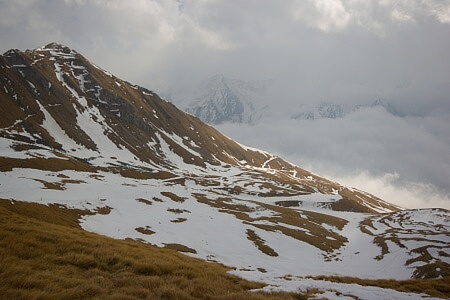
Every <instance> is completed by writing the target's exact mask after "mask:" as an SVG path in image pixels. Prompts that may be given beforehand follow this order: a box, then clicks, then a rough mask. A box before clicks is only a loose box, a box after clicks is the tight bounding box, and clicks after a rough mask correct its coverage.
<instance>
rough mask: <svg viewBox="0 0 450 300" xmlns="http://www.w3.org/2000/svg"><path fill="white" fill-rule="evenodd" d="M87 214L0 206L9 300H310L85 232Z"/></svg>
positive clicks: (0, 246) (1, 267) (1, 262)
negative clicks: (271, 291) (81, 222)
mask: <svg viewBox="0 0 450 300" xmlns="http://www.w3.org/2000/svg"><path fill="white" fill-rule="evenodd" d="M84 213H86V212H85V211H80V210H68V209H63V208H61V207H59V206H56V205H53V206H43V205H38V204H28V203H21V202H14V204H11V202H10V201H8V200H0V282H1V284H0V295H1V297H2V298H3V299H199V298H201V299H306V296H303V295H300V294H288V293H277V294H265V293H249V292H248V291H249V290H250V289H255V288H261V287H262V286H263V285H262V284H260V283H255V282H248V281H245V280H243V279H240V278H238V277H235V276H232V275H230V274H228V273H226V272H227V271H228V270H229V269H228V268H226V267H224V266H222V265H219V264H215V263H208V262H205V261H202V260H198V259H193V258H190V257H187V256H184V255H181V254H179V253H177V252H176V251H173V250H169V249H160V248H156V247H153V246H150V245H145V244H143V243H139V242H137V241H129V240H125V241H124V240H114V239H111V238H107V237H104V236H100V235H96V234H93V233H89V232H85V231H83V230H81V229H80V228H79V225H78V222H77V220H78V218H79V217H80V214H84ZM172 247H175V246H172ZM179 247H180V246H178V249H177V250H180V249H179Z"/></svg>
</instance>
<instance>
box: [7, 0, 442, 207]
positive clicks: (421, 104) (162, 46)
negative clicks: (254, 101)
mask: <svg viewBox="0 0 450 300" xmlns="http://www.w3.org/2000/svg"><path fill="white" fill-rule="evenodd" d="M50 42H59V43H62V44H65V45H67V46H69V47H71V48H73V49H75V50H77V51H78V52H80V53H82V54H83V55H84V56H86V57H87V58H88V59H89V60H91V61H92V62H94V63H96V64H97V65H99V66H100V67H102V68H104V69H106V70H108V71H110V72H112V73H113V74H115V75H117V76H119V77H121V78H123V79H125V80H128V81H130V82H132V83H136V84H139V85H142V86H145V87H147V88H149V89H152V90H155V91H156V92H159V93H161V94H169V93H170V92H171V91H175V90H179V89H182V88H184V87H186V86H191V85H193V84H196V83H198V82H199V81H201V80H203V79H205V78H207V77H210V76H213V75H215V74H217V73H222V74H224V75H225V76H227V77H231V78H239V79H248V80H254V79H276V80H278V81H279V82H282V83H283V84H284V86H283V85H281V86H282V87H283V88H282V89H280V94H279V97H278V99H274V101H280V105H285V106H288V105H292V106H295V105H298V104H299V103H311V102H313V103H315V102H321V101H326V102H340V103H343V102H344V103H360V102H366V103H367V102H370V101H374V100H377V99H383V100H387V101H390V102H393V103H397V104H398V106H399V107H401V109H402V110H403V111H404V112H405V113H406V115H408V116H407V117H405V118H402V119H401V120H398V119H395V118H392V117H391V116H388V115H385V114H384V113H383V112H380V113H379V114H377V116H378V119H370V118H364V116H363V115H361V114H359V115H356V116H353V117H352V119H351V120H353V121H350V120H345V121H344V120H341V121H338V123H333V124H328V123H326V122H328V121H321V122H318V123H316V124H315V125H314V128H315V129H314V130H311V132H315V135H314V136H316V137H317V139H311V138H310V140H308V143H309V145H310V147H309V149H308V151H309V152H310V153H312V154H311V155H309V154H308V153H309V152H308V153H307V152H299V153H300V154H302V155H305V156H306V157H307V158H308V160H307V161H304V160H303V164H304V166H305V165H308V164H309V165H312V166H313V168H314V166H315V168H316V169H317V170H320V171H321V172H323V173H328V174H330V176H336V177H337V179H339V178H343V179H344V177H345V178H346V180H348V182H351V183H352V184H353V183H356V184H360V187H365V186H369V185H370V184H372V185H373V186H376V187H375V188H374V189H375V190H379V191H380V192H385V191H388V190H389V189H391V188H392V189H393V193H394V194H395V192H397V194H396V195H397V196H398V197H402V198H405V197H406V198H407V197H416V198H417V201H416V200H415V201H416V202H417V203H416V202H415V203H414V205H413V206H429V205H433V204H436V203H444V201H447V200H448V201H449V202H448V203H450V200H449V195H450V178H446V176H449V177H450V174H449V172H445V171H444V170H443V169H450V154H448V153H450V151H449V152H446V151H447V150H450V141H449V139H450V138H449V137H448V136H449V135H450V134H449V132H448V131H447V130H448V129H449V128H450V125H449V124H450V120H449V115H450V114H449V112H450V96H449V95H450V57H449V53H450V1H438V0H426V1H414V0H397V1H390V0H380V1H367V0H316V1H312V0H311V1H308V0H302V1H300V0H299V1H294V0H283V1H278V0H272V1H269V0H217V1H214V0H185V1H183V0H178V1H175V0H166V1H164V0H133V1H122V0H91V1H89V0H65V1H63V0H0V52H2V53H3V52H5V51H7V50H9V49H11V48H17V49H21V50H26V49H34V48H36V47H39V46H43V45H45V44H48V43H50ZM358 118H359V119H358ZM369 119H370V120H369ZM358 120H359V121H358ZM358 122H365V125H366V126H365V127H364V128H369V129H367V130H368V131H366V132H362V131H359V132H357V133H356V134H355V133H354V132H353V133H352V134H351V135H350V134H349V132H350V129H351V128H353V126H355V124H358ZM300 125H305V124H299V123H298V122H297V123H292V121H283V122H279V123H275V124H272V127H271V128H276V130H275V129H274V130H272V132H273V134H274V135H279V134H280V133H281V132H289V130H291V131H292V130H294V128H295V127H297V126H300ZM309 125H310V124H309ZM380 125H381V126H380ZM305 126H306V125H305ZM327 126H328V127H327ZM330 128H331V129H333V130H334V131H333V130H332V131H331V132H332V133H333V136H334V137H335V139H332V138H331V136H328V141H331V140H332V141H333V142H334V143H335V144H336V143H337V142H338V141H342V140H345V142H346V143H347V144H348V145H349V147H347V149H349V148H350V146H351V147H353V148H352V149H353V150H348V151H350V152H351V155H350V156H351V157H354V158H355V159H353V160H351V159H347V161H345V160H344V159H343V158H342V156H339V155H337V154H336V153H339V152H340V151H342V149H344V148H343V146H342V147H341V148H333V149H334V150H333V151H332V152H324V148H323V147H324V145H325V142H324V141H325V140H326V139H324V138H323V137H324V136H326V133H327V132H329V131H328V130H329V129H330ZM375 128H381V129H380V130H375ZM224 129H225V130H226V129H228V130H230V129H232V131H233V130H234V131H236V129H234V128H233V127H232V126H230V127H228V128H224ZM252 130H254V131H252ZM402 130H403V131H402ZM240 132H242V135H241V136H240V138H241V139H247V140H248V141H249V142H251V143H253V144H254V145H259V144H261V146H267V145H269V142H266V144H263V143H262V141H263V140H266V141H270V142H273V143H275V144H277V145H278V146H279V147H278V148H275V147H273V148H275V149H274V150H275V151H278V152H279V153H281V154H283V155H284V154H286V155H288V156H290V157H292V159H293V160H295V162H296V163H297V162H299V161H300V160H301V157H299V153H297V154H296V153H294V151H293V149H295V148H296V147H298V146H299V145H300V144H299V143H300V142H301V141H302V140H304V139H305V135H304V133H299V134H298V135H297V136H295V135H291V136H290V137H291V138H289V135H287V136H286V137H285V138H284V139H281V140H285V141H286V142H285V143H284V144H280V143H279V142H278V140H277V139H274V138H273V137H272V139H271V138H261V134H260V133H262V132H270V131H268V130H265V131H262V129H261V128H251V127H248V128H246V129H242V130H240ZM366 134H367V135H366ZM352 136H354V137H355V139H352ZM364 136H367V139H368V140H367V143H366V144H364ZM252 137H256V138H259V139H253V142H252ZM376 137H378V138H379V141H380V142H379V144H378V147H380V151H379V152H377V153H378V154H377V155H376V162H375V163H373V164H372V165H374V166H376V165H379V166H385V167H380V168H378V169H379V170H373V171H372V170H369V169H368V168H371V165H369V164H363V163H361V164H362V166H359V167H358V162H363V161H364V160H365V159H366V158H365V157H364V155H363V153H364V152H362V151H363V150H364V149H366V148H370V147H368V145H369V144H370V145H371V146H374V145H373V144H371V143H370V142H369V139H370V138H376ZM337 138H339V140H338V139H337ZM393 141H397V143H393ZM399 141H400V142H399ZM414 141H415V142H414ZM247 144H248V143H247ZM341 145H342V143H341ZM388 145H390V146H388ZM269 146H270V145H269ZM385 146H386V147H385ZM421 147H422V148H421ZM386 149H387V150H386ZM408 149H415V151H413V154H412V155H410V156H411V157H410V160H408V159H407V158H405V157H401V153H404V152H405V151H406V150H408ZM268 150H270V149H268ZM314 153H322V154H321V155H317V156H316V157H315V156H314V155H313V154H314ZM420 153H423V154H422V156H420ZM399 155H400V158H399V159H397V157H398V156H399ZM315 158H316V160H315ZM327 158H328V159H327ZM336 160H342V161H344V163H341V164H339V163H335V165H336V166H335V167H329V168H326V167H318V166H321V165H331V163H332V162H333V161H336ZM366 160H367V159H366ZM374 160H375V156H374ZM394 160H395V162H398V161H400V162H398V163H394ZM413 161H416V163H412V162H413ZM388 165H391V166H392V167H390V168H389V167H388ZM346 166H348V167H347V168H346ZM424 166H425V167H424ZM447 167H448V168H447ZM420 168H424V169H426V172H425V173H426V174H429V175H426V176H425V175H424V176H422V177H420V176H417V175H414V174H417V173H420V172H419V169H420ZM433 171H436V172H437V173H438V174H435V175H434V179H433V178H432V177H433V175H432V173H433ZM399 177H400V179H401V178H404V177H405V178H406V179H405V181H404V182H406V183H405V184H404V185H399V184H397V185H396V186H394V185H392V184H391V183H392V182H393V181H396V182H397V181H399V180H398V178H399ZM438 177H439V180H438V179H436V178H438ZM400 181H401V180H400ZM358 182H363V184H361V183H358ZM364 182H365V183H366V184H365V185H364ZM380 182H381V183H380ZM376 183H377V184H378V185H376ZM408 184H409V185H408ZM411 184H414V188H417V189H420V187H422V189H421V190H420V191H421V193H422V192H423V191H425V190H426V189H428V191H429V189H432V190H434V189H438V191H437V192H436V193H434V194H433V197H437V198H436V199H437V200H436V201H434V200H433V201H434V202H432V201H431V200H430V199H427V200H424V199H422V200H420V199H419V198H420V197H421V196H418V195H419V194H418V193H416V194H414V195H413V196H411V195H406V194H401V193H402V192H405V191H406V192H410V191H412V190H414V188H413V187H412V185H411ZM429 184H431V186H430V185H429ZM395 188H397V190H395ZM399 188H402V189H403V190H401V189H400V190H399ZM379 194H380V193H379ZM389 197H390V198H389V199H390V200H391V199H393V198H395V196H392V195H391V196H389ZM433 197H429V198H433ZM420 201H422V202H420ZM402 204H404V203H402ZM405 206H408V203H407V202H406V205H405ZM448 207H450V204H448Z"/></svg>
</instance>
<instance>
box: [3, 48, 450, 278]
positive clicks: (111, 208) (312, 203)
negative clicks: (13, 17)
mask: <svg viewBox="0 0 450 300" xmlns="http://www.w3.org/2000/svg"><path fill="white" fill-rule="evenodd" d="M215 80H218V81H221V80H222V82H223V85H222V86H223V89H220V90H215V91H216V93H218V94H222V95H223V94H224V93H227V90H226V86H227V84H229V82H228V83H227V81H226V80H224V79H223V78H222V79H221V78H220V77H218V78H216V79H215ZM233 84H237V83H233ZM0 103H1V106H0V110H1V115H2V118H1V119H0V149H1V150H0V169H1V171H2V177H1V181H0V183H1V186H0V187H1V198H3V199H14V200H22V201H28V202H38V203H44V204H49V203H58V204H60V205H65V206H68V207H74V208H82V209H88V210H90V211H92V215H89V216H85V217H84V218H83V219H82V220H81V226H82V227H83V228H84V229H86V230H89V231H94V232H97V233H101V234H105V235H108V236H111V237H114V238H123V239H124V238H133V239H137V240H142V241H144V242H146V243H151V244H153V245H157V246H160V247H174V248H176V249H178V250H180V251H185V252H190V253H191V254H192V255H195V256H196V257H199V258H202V259H206V260H210V261H218V262H221V263H224V264H226V265H229V266H232V267H234V268H235V269H236V271H235V272H236V273H237V274H239V275H241V276H244V277H247V278H252V279H258V280H260V281H265V282H271V283H272V284H273V283H274V282H278V284H279V285H283V284H291V285H292V281H294V282H298V280H300V279H301V278H300V277H301V276H307V275H312V276H314V275H347V276H360V277H365V278H397V279H408V278H412V277H413V278H429V277H439V276H446V275H449V274H450V264H449V262H448V253H449V247H450V246H449V244H448V237H449V229H450V223H449V212H448V211H445V210H441V209H429V210H402V209H401V208H399V207H397V206H395V205H393V204H390V203H387V202H385V201H383V200H381V199H379V198H377V197H375V196H373V195H370V194H368V193H365V192H363V191H359V190H356V189H353V188H349V187H344V186H342V185H340V184H338V183H335V182H332V181H329V180H327V179H324V178H322V177H320V176H317V175H315V174H312V173H310V172H308V171H306V170H304V169H301V168H299V167H297V166H295V165H293V164H291V163H289V162H287V161H285V160H283V159H282V158H280V157H277V156H275V155H272V154H270V153H267V152H265V151H261V150H257V149H253V148H249V147H245V146H243V145H240V144H238V143H236V142H234V141H233V140H231V139H229V138H227V137H225V136H223V135H222V134H220V133H219V132H218V131H216V130H215V129H214V128H212V127H211V126H209V125H206V124H205V123H203V122H202V121H200V120H199V119H198V118H196V117H194V116H192V115H190V114H187V113H184V112H182V111H181V110H179V109H178V108H176V107H175V106H174V105H173V104H171V103H169V102H167V101H165V100H163V99H161V98H160V97H159V96H158V95H157V94H155V93H154V92H152V91H151V90H148V89H146V88H143V87H139V86H136V85H133V84H130V83H128V82H126V81H123V80H121V79H119V78H117V77H115V76H114V75H112V74H110V73H108V72H107V71H105V70H103V69H101V68H99V67H97V66H96V65H94V64H92V63H91V62H89V61H88V60H87V59H86V58H85V57H83V56H82V55H81V54H79V53H78V52H76V51H74V50H72V49H69V48H68V47H65V46H62V45H58V44H55V43H52V44H49V45H47V46H45V47H42V48H38V49H35V50H31V51H25V52H22V51H19V50H10V51H8V52H6V53H5V54H4V55H2V56H0ZM235 108H236V109H238V107H237V106H236V107H235ZM24 186H26V187H27V188H26V189H24V188H23V187H24ZM2 201H7V200H2ZM286 276H288V277H289V278H288V277H286ZM298 276H300V277H298ZM283 278H284V279H283ZM300 281H301V280H300ZM299 284H301V283H299Z"/></svg>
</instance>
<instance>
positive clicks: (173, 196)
mask: <svg viewBox="0 0 450 300" xmlns="http://www.w3.org/2000/svg"><path fill="white" fill-rule="evenodd" d="M161 195H163V196H165V197H167V198H169V199H170V200H172V201H175V202H179V203H183V202H184V201H186V200H187V198H186V197H180V196H178V195H176V194H174V193H172V192H161Z"/></svg>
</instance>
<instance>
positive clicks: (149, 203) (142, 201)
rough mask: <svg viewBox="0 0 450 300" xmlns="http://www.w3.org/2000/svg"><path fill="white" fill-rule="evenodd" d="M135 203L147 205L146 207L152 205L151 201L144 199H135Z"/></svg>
mask: <svg viewBox="0 0 450 300" xmlns="http://www.w3.org/2000/svg"><path fill="white" fill-rule="evenodd" d="M136 201H138V202H141V203H144V204H147V205H152V204H153V203H152V201H150V200H147V199H144V198H137V199H136Z"/></svg>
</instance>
